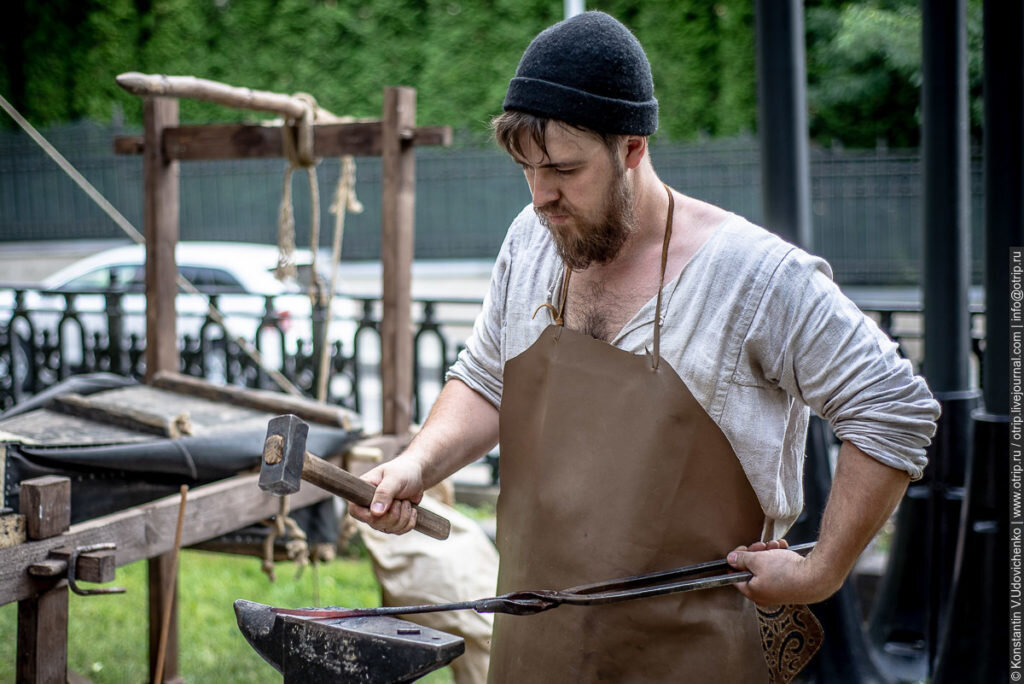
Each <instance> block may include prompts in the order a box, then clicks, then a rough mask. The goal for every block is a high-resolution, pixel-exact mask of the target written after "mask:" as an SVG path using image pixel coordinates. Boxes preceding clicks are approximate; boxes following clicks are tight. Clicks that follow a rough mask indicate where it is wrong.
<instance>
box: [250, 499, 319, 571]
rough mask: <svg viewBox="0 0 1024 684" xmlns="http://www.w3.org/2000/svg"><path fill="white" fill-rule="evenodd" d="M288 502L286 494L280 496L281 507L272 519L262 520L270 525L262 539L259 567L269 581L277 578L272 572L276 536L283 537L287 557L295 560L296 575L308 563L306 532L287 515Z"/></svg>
mask: <svg viewBox="0 0 1024 684" xmlns="http://www.w3.org/2000/svg"><path fill="white" fill-rule="evenodd" d="M288 509H289V502H288V497H287V496H282V497H281V507H280V509H279V510H278V512H277V516H276V517H275V518H274V519H273V520H269V521H264V522H263V524H264V525H267V526H268V527H270V533H269V534H268V535H267V538H266V539H265V540H264V541H263V564H262V567H261V569H262V570H263V572H264V573H265V574H266V575H267V577H268V578H269V579H270V581H271V582H273V581H275V580H276V579H277V574H276V573H275V572H274V542H276V541H277V539H278V537H280V538H282V539H284V538H285V537H287V538H288V539H287V541H286V542H285V553H286V554H287V555H288V559H289V560H292V561H295V563H296V564H297V565H298V566H299V568H298V572H297V576H299V575H301V574H302V569H303V568H305V567H306V566H307V565H309V544H308V543H307V541H306V533H305V532H303V531H302V528H301V527H299V525H298V523H296V522H295V519H294V518H292V517H291V516H289V515H288Z"/></svg>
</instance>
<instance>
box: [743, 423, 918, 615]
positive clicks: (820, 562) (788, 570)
mask: <svg viewBox="0 0 1024 684" xmlns="http://www.w3.org/2000/svg"><path fill="white" fill-rule="evenodd" d="M909 481H910V476H909V475H907V474H906V473H905V472H903V471H902V470H896V469H895V468H890V467H889V466H887V465H884V464H883V463H880V462H878V461H876V460H875V459H873V458H871V457H870V456H868V455H867V454H865V453H864V452H863V451H861V450H860V449H858V448H857V447H856V446H854V445H853V444H851V443H849V442H844V443H843V446H842V448H841V449H840V450H839V462H838V464H837V465H836V472H835V475H834V476H833V478H832V491H831V493H830V494H829V498H828V504H826V506H825V514H824V517H823V518H822V522H821V530H820V533H819V536H818V545H817V546H816V547H815V549H814V551H812V552H811V553H810V554H809V555H808V556H807V557H806V558H803V557H801V556H799V555H797V554H795V553H793V552H791V551H787V550H784V549H781V548H778V542H773V544H772V545H769V546H767V547H766V545H765V544H761V543H758V544H754V545H752V546H751V547H749V550H748V547H740V548H739V549H737V550H736V551H734V552H733V553H730V554H729V562H730V563H731V564H732V565H733V567H735V568H737V569H739V570H750V571H751V572H752V573H754V577H753V579H751V580H750V581H749V582H742V583H739V584H737V585H736V588H737V589H739V591H740V592H742V593H743V594H744V595H745V596H746V597H747V598H749V599H751V600H752V601H755V602H757V603H759V604H761V605H782V604H794V603H817V602H819V601H824V600H825V599H827V598H828V597H829V596H831V595H832V594H834V593H836V591H838V590H839V588H840V587H841V586H842V585H843V582H844V581H845V580H846V576H847V575H848V574H849V573H850V570H852V569H853V565H854V563H856V562H857V558H858V557H859V556H860V553H861V551H863V550H864V547H865V546H867V544H868V542H870V541H871V539H872V537H874V535H875V534H876V533H877V532H878V530H879V529H881V527H882V525H883V524H885V521H886V520H888V518H889V516H890V515H891V514H892V511H893V509H895V508H896V504H898V503H899V501H900V498H902V496H903V493H904V492H905V491H906V489H907V483H908V482H909ZM765 549H767V550H765Z"/></svg>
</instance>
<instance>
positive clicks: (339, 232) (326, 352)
mask: <svg viewBox="0 0 1024 684" xmlns="http://www.w3.org/2000/svg"><path fill="white" fill-rule="evenodd" d="M339 161H340V162H341V169H340V171H339V173H338V185H337V187H335V189H334V201H333V202H332V203H331V209H330V211H331V213H332V214H334V242H333V245H332V248H331V283H330V286H329V287H328V288H327V301H326V304H325V307H324V308H325V310H326V311H327V321H326V322H325V325H324V327H323V332H322V333H321V334H322V338H321V340H320V364H319V366H318V369H319V370H318V372H317V390H316V398H317V399H318V400H320V401H327V378H328V375H329V370H330V360H331V353H330V347H329V346H328V344H327V329H328V325H327V323H329V322H330V319H331V307H332V306H333V304H334V293H335V292H337V290H338V270H339V266H340V265H341V246H342V242H343V239H344V235H345V213H346V211H351V212H352V213H353V214H360V213H362V211H363V205H362V203H361V202H360V201H359V199H358V198H357V197H356V160H355V158H354V157H352V156H351V155H347V156H344V157H342V158H341V159H340V160H339ZM315 253H316V252H315V251H314V254H315ZM315 258H316V257H315V256H314V259H315ZM315 263H316V262H315V261H314V264H315ZM314 271H315V268H314Z"/></svg>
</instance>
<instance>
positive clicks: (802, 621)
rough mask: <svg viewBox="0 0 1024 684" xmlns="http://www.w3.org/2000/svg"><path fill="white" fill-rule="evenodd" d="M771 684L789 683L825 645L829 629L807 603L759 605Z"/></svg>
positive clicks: (762, 646)
mask: <svg viewBox="0 0 1024 684" xmlns="http://www.w3.org/2000/svg"><path fill="white" fill-rule="evenodd" d="M757 622H758V624H759V626H760V628H761V649H762V650H763V651H764V660H765V663H767V665H768V674H769V676H770V679H769V681H770V682H771V684H789V682H791V681H793V678H794V677H796V676H797V674H799V673H800V671H801V670H802V669H804V667H805V666H806V665H807V663H809V662H810V660H811V658H813V657H814V654H815V653H817V652H818V649H819V648H821V643H822V641H824V638H825V631H824V630H823V629H822V628H821V623H820V622H818V618H816V617H814V613H812V612H811V609H810V608H808V607H807V606H777V607H774V608H772V607H763V606H757Z"/></svg>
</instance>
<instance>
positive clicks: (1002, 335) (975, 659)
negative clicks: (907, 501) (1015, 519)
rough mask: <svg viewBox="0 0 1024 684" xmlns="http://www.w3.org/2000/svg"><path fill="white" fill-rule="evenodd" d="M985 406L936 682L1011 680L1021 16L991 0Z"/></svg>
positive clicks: (1023, 56)
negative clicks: (1013, 288) (1009, 553)
mask: <svg viewBox="0 0 1024 684" xmlns="http://www.w3.org/2000/svg"><path fill="white" fill-rule="evenodd" d="M984 12H985V15H984V31H985V35H984V48H983V50H984V53H983V55H984V83H983V92H984V96H985V121H984V130H985V134H984V135H985V139H984V154H985V312H986V313H985V352H984V357H983V359H982V365H981V378H982V388H983V390H982V391H983V395H982V396H983V401H984V407H983V408H982V409H979V410H978V411H975V412H974V414H973V416H972V417H973V419H974V426H975V442H974V443H975V451H974V454H973V458H972V459H971V460H970V461H969V462H968V468H967V475H966V499H965V502H964V510H963V514H962V515H961V518H960V534H959V538H958V543H957V557H956V568H955V574H954V578H953V591H952V598H951V599H950V611H949V618H948V619H947V620H946V621H945V623H944V625H943V632H942V638H941V641H940V643H939V648H938V657H937V660H936V666H935V674H934V677H933V678H932V681H933V682H934V683H935V684H946V683H947V682H950V683H951V682H962V681H979V682H1005V681H1009V674H1010V672H1009V662H1010V657H1009V653H1008V652H1007V641H1006V637H1007V634H1006V627H1007V613H1006V608H1007V603H1006V593H1005V592H1006V587H1008V586H1009V564H1008V563H1007V562H1006V540H1007V539H1008V538H1009V533H1010V504H1009V484H1008V483H1009V482H1010V462H1009V458H1007V456H1008V454H1009V446H1010V440H1009V437H1010V415H1009V413H1010V324H1009V318H1010V315H1009V312H1010V268H1009V266H1010V264H1009V255H1010V248H1011V247H1013V246H1019V245H1024V199H1022V194H1021V188H1022V187H1024V162H1022V154H1021V148H1022V145H1024V90H1022V79H1021V74H1022V73H1024V49H1022V43H1021V39H1022V36H1024V10H1022V5H1021V3H1019V2H1004V1H1003V0H986V1H985V7H984Z"/></svg>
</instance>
